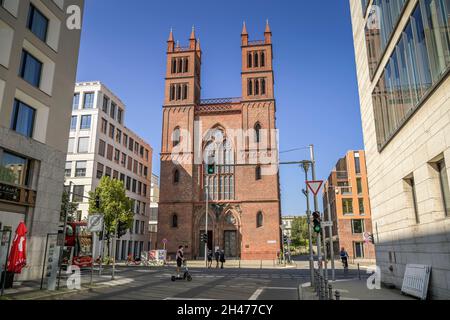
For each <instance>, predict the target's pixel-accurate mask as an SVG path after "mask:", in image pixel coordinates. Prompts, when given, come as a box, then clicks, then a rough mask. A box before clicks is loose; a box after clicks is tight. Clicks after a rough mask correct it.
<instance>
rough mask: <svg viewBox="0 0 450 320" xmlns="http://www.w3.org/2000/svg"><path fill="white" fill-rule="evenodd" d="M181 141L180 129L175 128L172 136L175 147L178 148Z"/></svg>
mask: <svg viewBox="0 0 450 320" xmlns="http://www.w3.org/2000/svg"><path fill="white" fill-rule="evenodd" d="M180 140H181V133H180V128H175V130H173V134H172V141H173V146H174V147H176V146H178V145H179V144H180Z"/></svg>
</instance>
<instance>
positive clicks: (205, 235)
mask: <svg viewBox="0 0 450 320" xmlns="http://www.w3.org/2000/svg"><path fill="white" fill-rule="evenodd" d="M201 240H202V242H204V243H208V235H207V234H206V233H203V234H202V235H201Z"/></svg>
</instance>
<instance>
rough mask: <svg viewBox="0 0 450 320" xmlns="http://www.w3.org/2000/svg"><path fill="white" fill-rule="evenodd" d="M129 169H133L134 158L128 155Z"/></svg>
mask: <svg viewBox="0 0 450 320" xmlns="http://www.w3.org/2000/svg"><path fill="white" fill-rule="evenodd" d="M127 169H128V170H130V171H133V158H131V157H128V166H127Z"/></svg>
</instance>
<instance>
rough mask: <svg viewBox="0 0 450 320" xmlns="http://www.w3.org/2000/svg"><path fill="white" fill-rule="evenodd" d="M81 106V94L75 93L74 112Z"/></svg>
mask: <svg viewBox="0 0 450 320" xmlns="http://www.w3.org/2000/svg"><path fill="white" fill-rule="evenodd" d="M79 106H80V94H79V93H75V94H74V95H73V100H72V110H78V108H79Z"/></svg>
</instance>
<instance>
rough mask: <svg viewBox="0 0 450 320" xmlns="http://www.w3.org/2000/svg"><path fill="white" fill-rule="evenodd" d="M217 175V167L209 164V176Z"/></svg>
mask: <svg viewBox="0 0 450 320" xmlns="http://www.w3.org/2000/svg"><path fill="white" fill-rule="evenodd" d="M214 173H216V167H215V165H214V164H208V174H214Z"/></svg>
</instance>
